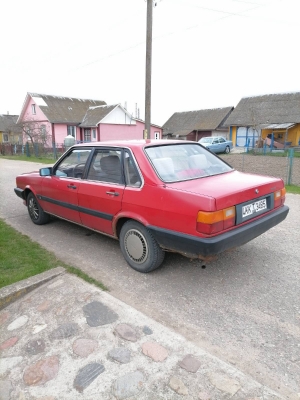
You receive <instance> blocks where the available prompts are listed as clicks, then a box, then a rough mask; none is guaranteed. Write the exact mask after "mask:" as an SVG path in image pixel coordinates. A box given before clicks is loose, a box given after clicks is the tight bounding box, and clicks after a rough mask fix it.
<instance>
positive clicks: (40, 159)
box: [1, 155, 56, 165]
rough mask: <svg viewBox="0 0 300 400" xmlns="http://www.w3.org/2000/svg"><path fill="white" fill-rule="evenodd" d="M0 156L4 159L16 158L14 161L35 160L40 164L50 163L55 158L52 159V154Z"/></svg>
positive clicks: (53, 161) (52, 162)
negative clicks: (42, 155)
mask: <svg viewBox="0 0 300 400" xmlns="http://www.w3.org/2000/svg"><path fill="white" fill-rule="evenodd" d="M1 158H4V159H5V160H16V161H29V162H36V163H42V164H48V165H52V164H54V163H55V161H56V160H54V158H53V156H52V157H51V156H49V157H45V156H44V157H35V156H31V157H27V156H26V155H23V156H17V155H16V156H1Z"/></svg>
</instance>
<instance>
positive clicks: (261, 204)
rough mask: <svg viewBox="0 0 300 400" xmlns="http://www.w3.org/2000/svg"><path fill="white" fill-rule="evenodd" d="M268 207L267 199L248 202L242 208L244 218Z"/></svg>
mask: <svg viewBox="0 0 300 400" xmlns="http://www.w3.org/2000/svg"><path fill="white" fill-rule="evenodd" d="M266 208H267V200H266V199H262V200H259V201H256V202H255V203H251V204H247V205H246V206H243V208H242V216H243V218H245V217H248V215H252V214H254V213H257V212H259V211H262V210H265V209H266Z"/></svg>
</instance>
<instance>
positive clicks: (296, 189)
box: [285, 185, 300, 194]
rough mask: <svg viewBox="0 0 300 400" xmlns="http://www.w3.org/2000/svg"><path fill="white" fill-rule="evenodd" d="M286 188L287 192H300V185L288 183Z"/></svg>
mask: <svg viewBox="0 0 300 400" xmlns="http://www.w3.org/2000/svg"><path fill="white" fill-rule="evenodd" d="M285 188H286V192H287V193H294V194H300V186H296V185H286V186H285Z"/></svg>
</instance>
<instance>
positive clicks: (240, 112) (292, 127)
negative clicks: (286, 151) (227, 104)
mask: <svg viewBox="0 0 300 400" xmlns="http://www.w3.org/2000/svg"><path fill="white" fill-rule="evenodd" d="M225 126H228V127H229V136H230V139H231V140H232V142H233V145H234V146H237V147H239V146H240V147H257V146H258V147H259V146H261V145H262V143H264V142H265V143H266V144H268V145H270V144H271V143H272V144H273V145H274V147H277V148H286V147H291V146H292V147H293V146H299V145H300V92H297V93H282V94H270V95H264V96H254V97H245V98H243V99H241V100H240V102H239V103H238V105H237V106H236V108H235V109H234V110H233V111H232V113H231V114H230V115H229V117H228V118H227V120H226V121H225ZM262 141H263V142H262Z"/></svg>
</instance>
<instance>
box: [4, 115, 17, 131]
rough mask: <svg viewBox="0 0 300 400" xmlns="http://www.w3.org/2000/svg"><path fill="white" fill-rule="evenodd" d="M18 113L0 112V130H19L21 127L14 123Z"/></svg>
mask: <svg viewBox="0 0 300 400" xmlns="http://www.w3.org/2000/svg"><path fill="white" fill-rule="evenodd" d="M18 117H19V116H18V115H9V114H0V132H7V133H9V132H15V133H17V132H20V131H21V128H20V127H19V126H18V125H16V123H17V120H18Z"/></svg>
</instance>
